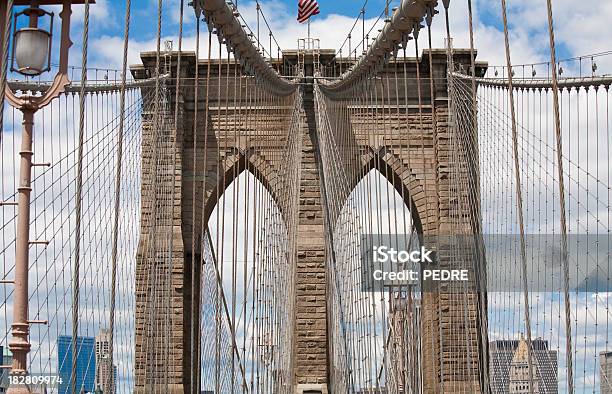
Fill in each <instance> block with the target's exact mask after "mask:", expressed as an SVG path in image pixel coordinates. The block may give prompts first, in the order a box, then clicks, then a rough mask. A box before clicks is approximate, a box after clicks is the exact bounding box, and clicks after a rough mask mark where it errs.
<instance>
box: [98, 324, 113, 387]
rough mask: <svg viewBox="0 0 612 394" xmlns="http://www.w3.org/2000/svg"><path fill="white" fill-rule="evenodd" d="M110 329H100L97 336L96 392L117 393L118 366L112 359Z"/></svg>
mask: <svg viewBox="0 0 612 394" xmlns="http://www.w3.org/2000/svg"><path fill="white" fill-rule="evenodd" d="M110 352H111V350H110V331H109V330H100V333H99V334H98V335H97V336H96V392H98V393H104V394H109V393H111V394H114V393H115V379H116V376H117V367H115V366H114V365H112V364H111V359H110Z"/></svg>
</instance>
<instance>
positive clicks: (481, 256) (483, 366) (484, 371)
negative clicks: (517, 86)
mask: <svg viewBox="0 0 612 394" xmlns="http://www.w3.org/2000/svg"><path fill="white" fill-rule="evenodd" d="M468 24H469V30H470V66H471V76H472V78H471V80H472V127H473V135H472V139H471V142H472V143H473V147H472V151H473V152H476V153H477V152H478V146H479V144H478V108H477V105H478V103H477V101H476V56H475V51H474V23H473V11H472V0H468ZM479 160H480V157H479V156H477V157H475V162H474V165H475V168H474V176H475V179H480V165H479V164H480V163H479ZM474 192H475V194H476V196H474V197H475V198H476V199H477V202H478V203H479V202H480V182H477V184H476V190H475V191H474ZM476 206H477V207H480V204H478V205H476ZM475 216H476V217H475V220H474V226H475V238H474V241H475V242H476V245H475V246H476V252H477V257H476V264H478V266H477V267H475V268H476V270H475V271H476V273H477V275H478V278H477V280H476V294H477V298H478V308H479V310H480V317H479V320H480V322H479V324H478V326H479V328H480V332H481V335H479V341H480V347H481V348H480V349H479V360H478V362H479V364H480V376H479V378H480V383H481V386H482V387H481V389H482V390H484V391H485V392H487V391H488V390H489V368H488V364H489V363H488V359H489V349H488V348H489V342H488V341H487V331H488V323H487V297H486V293H485V292H484V290H485V289H486V287H485V286H486V284H485V283H484V281H486V272H483V271H481V267H483V269H484V262H485V251H484V249H483V245H484V243H483V242H481V241H482V236H483V235H482V213H481V209H480V208H478V212H476V215H475ZM481 264H482V265H481ZM481 294H482V296H481Z"/></svg>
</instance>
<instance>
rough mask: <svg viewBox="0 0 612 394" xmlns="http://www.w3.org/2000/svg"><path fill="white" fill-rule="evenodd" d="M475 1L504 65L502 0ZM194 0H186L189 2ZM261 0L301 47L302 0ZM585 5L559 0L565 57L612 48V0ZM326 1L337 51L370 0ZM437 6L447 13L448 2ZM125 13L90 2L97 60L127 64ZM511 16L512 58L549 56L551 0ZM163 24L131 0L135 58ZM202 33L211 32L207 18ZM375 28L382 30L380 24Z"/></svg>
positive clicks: (166, 19)
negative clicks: (611, 39)
mask: <svg viewBox="0 0 612 394" xmlns="http://www.w3.org/2000/svg"><path fill="white" fill-rule="evenodd" d="M473 1H474V13H475V30H476V48H477V49H478V50H479V53H480V55H479V58H480V59H483V60H488V61H489V62H490V64H499V65H501V64H504V63H505V58H504V56H503V55H504V52H503V34H502V26H501V8H500V2H498V1H485V0H473ZM187 2H188V1H186V0H185V3H187ZM260 3H261V6H262V9H263V11H264V13H265V16H266V18H267V20H268V21H269V22H270V25H271V26H272V31H273V34H274V36H275V37H276V38H277V39H278V41H279V43H280V46H281V48H283V49H285V48H295V46H296V40H297V38H298V37H301V36H306V26H305V25H299V24H298V23H297V21H296V20H295V17H296V13H297V0H264V1H261V2H260ZM440 3H441V2H440ZM585 3H587V4H585V5H584V6H582V7H580V8H579V9H576V8H575V7H574V6H573V2H571V1H570V0H559V1H555V2H554V7H555V8H554V15H555V28H556V39H557V56H558V58H559V59H563V58H568V57H572V56H579V55H587V54H590V53H596V52H601V51H603V50H606V49H607V48H606V43H605V42H604V41H605V40H601V39H600V37H603V36H612V27H611V26H610V24H609V23H608V21H609V20H611V19H612V3H605V4H602V3H601V2H598V1H595V0H587V1H586V2H585ZM588 3H591V5H590V6H589V4H588ZM179 4H180V0H164V1H163V18H162V36H163V39H171V40H173V41H174V42H175V48H176V45H177V43H176V41H177V37H178V27H179V25H178V19H179ZM319 4H320V8H321V14H320V15H318V16H317V17H315V18H314V19H313V23H312V34H313V36H314V37H319V38H321V41H322V43H321V45H322V47H326V48H335V49H338V48H339V47H340V45H341V43H342V42H344V39H345V37H346V35H347V33H348V31H349V30H350V28H351V26H352V25H353V23H354V21H355V18H356V17H357V15H359V12H360V9H361V7H362V6H363V2H362V1H349V0H336V1H327V0H321V1H319ZM397 4H399V0H394V1H393V2H392V3H391V7H393V6H394V5H397ZM384 6H385V1H383V0H368V2H367V6H366V27H367V30H369V29H370V28H371V27H372V26H373V25H374V22H375V20H376V18H377V17H378V15H380V13H381V12H382V11H383V9H384ZM82 8H83V6H76V7H75V12H74V15H73V18H74V26H73V31H72V38H73V41H74V42H75V46H74V48H73V50H72V58H71V64H74V65H78V64H80V56H78V55H79V53H80V43H81V41H82V40H81V37H82V17H83V12H82ZM239 9H240V11H241V14H242V16H243V17H244V19H245V20H246V22H247V24H248V25H249V26H250V27H251V28H252V29H253V30H256V16H255V15H256V13H255V3H254V1H250V0H240V1H239ZM438 9H439V10H441V11H442V6H441V4H440V5H439V6H438ZM124 11H125V1H124V0H98V1H97V3H96V4H95V5H91V24H90V25H91V28H90V56H89V62H90V64H91V65H94V66H98V67H109V68H120V64H121V55H122V41H123V23H124ZM442 12H443V11H442ZM466 15H467V0H466V1H453V2H451V8H450V19H451V34H452V36H453V38H454V40H455V47H467V46H468V44H469V41H468V28H467V18H466ZM508 19H509V23H510V37H511V48H512V61H513V63H514V64H524V63H533V62H541V61H547V60H548V59H549V50H548V40H547V22H546V9H545V2H544V1H543V0H540V1H537V2H533V1H527V0H513V1H509V2H508ZM156 23H157V1H156V0H140V1H133V2H132V21H131V38H132V40H131V48H130V63H137V62H139V57H138V53H139V52H140V51H144V50H154V49H155V37H156ZM576 26H580V28H576ZM56 29H59V23H57V27H56ZM261 30H262V41H264V42H265V43H266V44H265V47H266V48H267V47H268V45H267V36H268V31H267V30H266V28H265V27H263V26H262V29H261ZM433 30H434V34H433V37H434V38H433V44H434V46H435V47H442V46H443V45H444V40H443V39H444V37H445V32H444V16H443V13H441V14H439V15H437V16H436V18H435V19H434V25H433ZM58 32H59V31H58ZM202 32H203V34H206V28H205V25H204V24H203V27H202ZM374 32H376V28H375V29H374ZM194 36H195V18H194V13H193V9H192V8H191V7H189V6H186V7H185V23H184V37H185V44H184V47H185V48H187V49H193V48H194V44H193V43H194V41H195V40H194ZM357 36H359V37H357ZM360 36H361V28H360V27H359V28H357V29H356V32H355V33H354V35H353V42H354V44H353V47H354V46H355V42H356V41H359V40H360ZM356 37H357V38H356ZM422 40H423V42H422V43H421V47H424V46H425V42H426V37H425V36H423V38H422ZM202 41H205V40H202ZM204 46H205V45H204V44H202V47H201V50H202V53H205V51H204ZM345 53H346V48H345ZM605 62H608V61H607V59H605Z"/></svg>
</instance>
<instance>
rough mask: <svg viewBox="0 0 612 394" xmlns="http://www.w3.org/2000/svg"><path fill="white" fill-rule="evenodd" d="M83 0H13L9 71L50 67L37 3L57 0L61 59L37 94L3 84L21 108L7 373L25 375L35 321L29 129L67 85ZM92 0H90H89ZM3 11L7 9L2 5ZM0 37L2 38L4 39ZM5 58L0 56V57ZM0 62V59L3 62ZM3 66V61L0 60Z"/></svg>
mask: <svg viewBox="0 0 612 394" xmlns="http://www.w3.org/2000/svg"><path fill="white" fill-rule="evenodd" d="M83 2H84V0H15V1H14V5H17V6H24V5H25V6H27V7H28V8H26V9H25V10H23V11H21V12H18V13H16V14H15V16H14V20H13V50H12V55H13V56H12V62H11V71H13V72H18V73H20V74H23V75H27V76H36V75H40V74H42V73H44V72H47V71H49V70H50V69H51V46H52V38H53V17H54V15H53V13H50V12H47V11H45V10H43V9H41V8H40V6H41V5H51V4H61V5H62V11H61V12H60V14H59V17H60V19H61V36H60V48H59V50H60V61H59V69H58V72H57V74H56V75H55V77H54V79H53V82H52V84H51V85H50V86H49V88H48V89H47V90H46V91H45V92H44V93H43V94H42V95H40V96H36V95H27V94H24V95H20V96H18V95H16V93H15V92H13V91H12V90H11V89H10V87H9V85H8V84H6V86H5V96H6V99H7V101H8V102H9V103H10V104H11V105H12V106H13V107H15V108H17V109H18V110H20V111H21V112H22V113H23V123H22V126H23V132H22V136H21V149H20V151H19V156H20V163H19V166H20V169H19V187H18V190H17V195H18V197H17V203H16V204H17V232H16V241H15V248H16V250H15V279H14V286H15V290H14V300H13V323H12V325H11V333H12V339H11V342H10V343H9V344H8V347H9V349H10V350H11V352H12V354H13V364H12V368H11V375H15V376H23V375H27V373H28V369H27V357H28V353H29V351H30V347H31V345H30V340H29V333H30V325H31V324H34V323H40V322H38V321H32V320H29V317H28V309H29V305H28V267H29V248H30V245H31V244H39V243H44V242H37V241H32V240H30V201H31V198H30V195H31V192H32V166H33V164H32V157H33V156H34V152H33V151H32V141H33V135H34V114H35V113H36V111H38V110H39V109H41V108H43V107H45V106H46V105H47V104H49V103H50V102H51V101H52V100H53V99H54V98H56V97H58V96H59V95H60V94H61V93H62V92H64V89H65V87H66V85H68V84H69V83H70V81H69V79H68V52H69V49H70V47H71V46H72V42H71V41H70V15H71V13H72V10H71V8H72V4H82V3H83ZM90 3H93V1H90ZM5 11H8V10H6V9H5ZM8 15H9V13H8V12H0V26H5V25H6V18H8ZM24 18H27V19H28V23H27V27H24V28H20V29H18V28H17V26H18V24H19V22H20V21H21V20H22V19H24ZM43 19H48V20H49V22H48V30H45V29H44V28H43V27H41V26H39V25H40V24H41V22H42V20H43ZM2 36H3V37H2V38H0V44H2V42H1V41H3V39H4V35H2ZM4 61H6V59H2V63H3V62H4ZM2 63H0V64H2ZM2 66H3V67H4V66H5V65H4V64H2ZM8 393H10V394H21V393H30V388H29V387H28V386H27V385H20V386H17V387H15V386H12V387H10V388H9V390H8Z"/></svg>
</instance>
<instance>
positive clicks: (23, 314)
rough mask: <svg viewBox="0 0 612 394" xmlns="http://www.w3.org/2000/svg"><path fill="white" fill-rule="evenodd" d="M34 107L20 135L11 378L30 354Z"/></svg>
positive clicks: (15, 392)
mask: <svg viewBox="0 0 612 394" xmlns="http://www.w3.org/2000/svg"><path fill="white" fill-rule="evenodd" d="M35 111H36V109H35V108H23V109H22V112H23V133H22V136H21V150H20V152H19V156H20V157H21V159H20V169H19V188H18V189H17V192H18V197H17V238H16V242H15V246H16V250H15V293H14V294H15V297H14V300H13V325H12V326H11V327H12V334H13V340H12V342H10V343H9V349H10V350H11V352H12V353H13V368H12V371H11V374H12V375H25V374H27V360H28V353H29V352H30V347H31V345H30V341H29V338H28V334H29V332H30V323H29V322H28V267H29V262H30V258H29V250H30V195H31V192H32V155H33V152H32V137H33V128H34V112H35ZM29 392H30V391H29V389H28V388H27V387H26V386H25V385H24V386H20V387H19V388H12V387H11V388H9V390H8V393H10V394H18V393H19V394H21V393H29Z"/></svg>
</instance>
